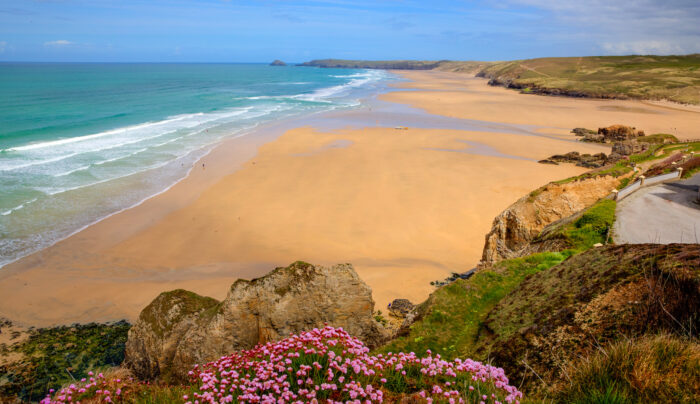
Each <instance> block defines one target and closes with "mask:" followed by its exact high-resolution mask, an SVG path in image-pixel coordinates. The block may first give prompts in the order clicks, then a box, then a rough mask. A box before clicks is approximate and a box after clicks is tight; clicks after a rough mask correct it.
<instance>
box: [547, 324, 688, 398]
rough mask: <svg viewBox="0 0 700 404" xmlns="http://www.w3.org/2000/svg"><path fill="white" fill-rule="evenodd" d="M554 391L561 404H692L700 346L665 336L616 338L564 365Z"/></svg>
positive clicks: (681, 338) (672, 336)
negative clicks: (564, 376)
mask: <svg viewBox="0 0 700 404" xmlns="http://www.w3.org/2000/svg"><path fill="white" fill-rule="evenodd" d="M565 373H566V374H567V375H568V377H569V380H566V381H563V382H562V383H561V384H560V386H558V387H557V388H556V392H555V396H556V398H557V399H558V401H560V402H566V403H651V402H656V403H660V402H663V403H692V402H697V399H698V397H700V383H698V381H700V344H698V342H697V340H693V339H691V338H687V337H678V336H674V335H668V334H660V335H646V336H642V337H639V338H630V339H622V340H620V341H618V342H615V343H613V344H610V345H608V346H606V347H601V348H600V349H598V350H596V351H595V352H593V354H592V355H590V356H588V357H586V358H582V359H581V360H579V361H574V362H571V363H568V364H567V365H566V367H565Z"/></svg>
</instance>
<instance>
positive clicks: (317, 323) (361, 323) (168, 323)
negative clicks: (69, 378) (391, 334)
mask: <svg viewBox="0 0 700 404" xmlns="http://www.w3.org/2000/svg"><path fill="white" fill-rule="evenodd" d="M373 311H374V301H373V300H372V291H371V289H370V288H369V287H368V286H367V285H366V284H365V283H364V282H363V281H362V280H360V278H359V277H358V276H357V273H355V270H354V269H353V268H352V265H350V264H343V265H336V266H332V267H321V266H314V265H311V264H307V263H303V262H296V263H294V264H292V265H290V266H288V267H283V268H277V269H275V270H274V271H272V272H271V273H270V274H268V275H266V276H264V277H262V278H258V279H254V280H252V281H245V280H238V281H236V282H235V283H234V284H233V285H232V286H231V290H230V291H229V293H228V295H227V296H226V299H224V300H223V301H222V302H218V301H216V300H214V299H211V298H207V297H202V296H199V295H197V294H195V293H192V292H187V291H184V290H175V291H172V292H166V293H163V294H161V295H160V296H158V297H157V298H156V299H155V300H154V301H153V302H152V303H151V304H150V305H148V307H146V308H145V309H144V310H143V311H142V312H141V314H140V316H139V319H138V321H137V322H136V324H134V326H133V327H132V328H131V330H130V331H129V337H128V341H127V345H126V359H125V363H126V365H127V366H128V367H129V368H130V369H131V370H132V371H133V372H134V374H135V375H136V376H137V377H139V378H141V379H144V380H152V379H156V378H161V379H166V380H169V381H182V380H184V379H186V377H187V372H188V371H189V370H190V369H191V368H192V367H193V366H194V365H195V364H199V363H206V362H209V361H212V360H214V359H217V358H219V357H221V356H222V355H226V354H229V353H231V352H234V351H236V350H240V349H250V348H252V347H254V346H255V345H257V344H260V343H265V342H268V341H274V340H279V339H281V338H284V337H286V336H288V335H289V334H291V333H297V332H300V331H303V330H309V329H313V328H315V327H322V326H324V325H325V324H328V325H332V326H335V327H342V328H343V329H345V330H346V331H348V332H349V333H350V334H351V335H354V336H357V337H358V338H360V339H361V340H362V341H363V342H365V343H366V344H367V345H369V346H376V345H377V344H379V343H380V342H382V341H383V340H384V339H385V338H387V337H388V332H387V331H386V330H385V329H384V328H383V327H382V326H381V325H380V324H379V323H378V322H377V321H376V320H374V318H373V316H372V314H373Z"/></svg>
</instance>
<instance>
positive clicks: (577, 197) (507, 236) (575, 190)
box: [481, 175, 620, 264]
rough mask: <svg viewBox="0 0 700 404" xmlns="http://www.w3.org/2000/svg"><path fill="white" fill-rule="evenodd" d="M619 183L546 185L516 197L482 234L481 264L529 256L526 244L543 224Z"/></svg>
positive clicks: (592, 181) (589, 181)
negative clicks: (517, 198) (487, 230)
mask: <svg viewBox="0 0 700 404" xmlns="http://www.w3.org/2000/svg"><path fill="white" fill-rule="evenodd" d="M619 184H620V179H619V178H615V177H613V176H610V175H606V176H597V177H592V178H585V179H581V180H578V181H572V182H568V183H562V184H558V183H550V184H548V185H546V186H545V187H542V188H540V189H538V190H536V191H533V192H531V193H530V195H527V196H524V197H522V198H520V199H519V200H518V201H517V202H515V203H514V204H512V205H511V206H509V207H508V208H507V209H506V210H504V211H503V212H502V213H501V214H500V215H498V216H496V218H495V219H494V221H493V226H492V227H491V231H490V232H489V233H488V234H487V235H486V243H485V245H484V251H483V253H482V257H481V262H482V264H493V263H495V262H498V261H500V260H503V259H509V258H516V257H520V256H523V255H527V254H529V253H530V251H529V249H528V247H529V244H530V241H532V240H533V239H534V238H535V237H537V235H538V234H539V233H540V232H541V231H542V229H544V228H545V227H546V226H547V225H549V224H551V223H554V222H555V221H557V220H561V219H563V218H566V217H569V216H571V215H573V214H575V213H577V212H580V211H581V210H583V209H585V208H587V207H589V206H591V205H593V203H595V202H596V201H597V200H599V199H600V198H603V197H604V196H606V195H608V194H609V193H610V191H611V190H613V189H614V188H615V187H617V186H618V185H619Z"/></svg>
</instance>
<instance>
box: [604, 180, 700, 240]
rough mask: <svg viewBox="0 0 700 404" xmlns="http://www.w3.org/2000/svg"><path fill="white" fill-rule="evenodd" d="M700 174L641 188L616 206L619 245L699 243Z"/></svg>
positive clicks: (616, 234)
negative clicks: (698, 201) (699, 193)
mask: <svg viewBox="0 0 700 404" xmlns="http://www.w3.org/2000/svg"><path fill="white" fill-rule="evenodd" d="M698 187H700V174H696V175H694V176H693V177H692V178H689V179H686V180H681V181H676V182H670V183H666V184H659V185H654V186H651V187H649V188H642V189H640V190H639V191H637V192H635V193H633V194H632V195H630V196H628V197H627V198H625V199H623V200H622V201H620V202H618V204H617V219H616V221H615V226H614V238H615V242H617V243H618V244H624V243H629V244H639V243H661V244H669V243H700V204H698V203H696V201H697V196H698Z"/></svg>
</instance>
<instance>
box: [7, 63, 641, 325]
mask: <svg viewBox="0 0 700 404" xmlns="http://www.w3.org/2000/svg"><path fill="white" fill-rule="evenodd" d="M433 73H434V74H433ZM448 76H449V75H448ZM407 77H410V78H412V79H414V80H415V81H414V82H412V83H402V85H411V86H413V87H422V88H426V89H428V91H398V92H394V93H390V94H387V95H383V96H382V97H381V98H382V99H384V100H391V101H400V102H402V103H407V104H411V105H414V106H416V107H418V108H421V109H425V110H427V111H429V112H433V111H439V112H440V113H441V114H444V115H447V116H453V117H457V118H462V117H465V118H468V119H473V120H476V121H475V122H467V123H466V124H465V125H464V127H461V126H460V125H459V122H461V121H460V120H455V119H451V118H444V119H442V118H440V116H431V115H427V114H424V113H415V112H414V111H411V109H410V108H408V107H401V106H400V105H398V106H397V104H389V103H383V102H381V101H377V103H376V104H370V105H375V107H374V108H372V109H371V110H369V109H362V110H355V111H346V112H336V113H333V114H327V115H325V116H321V117H318V116H317V117H310V118H308V119H305V120H304V121H303V122H301V124H295V125H293V126H291V127H277V128H271V129H270V128H269V129H267V130H264V131H260V132H259V133H256V134H254V135H250V136H248V137H245V138H242V139H236V140H235V141H228V142H225V143H224V144H222V145H221V146H220V147H217V148H216V149H215V150H214V151H213V152H212V153H210V154H209V155H208V156H206V157H205V158H204V159H203V162H204V163H206V166H205V167H201V164H202V162H200V163H198V164H197V165H196V166H195V167H194V169H193V171H192V173H191V174H190V176H189V177H188V178H186V179H185V180H183V181H181V182H180V183H178V184H177V185H175V186H174V187H173V188H172V189H170V190H168V191H167V192H165V193H163V194H161V195H158V196H156V197H154V198H151V199H149V200H148V201H146V202H144V203H143V204H141V205H139V206H137V207H135V208H132V209H129V210H127V211H124V212H121V213H119V214H116V215H114V216H112V217H110V218H108V219H106V220H103V221H101V222H99V223H97V224H96V225H93V226H91V227H89V228H87V229H86V230H84V231H82V232H79V233H77V234H75V235H74V236H72V237H69V238H68V239H66V240H64V241H62V242H59V243H57V244H56V245H54V246H53V247H51V248H48V249H46V250H43V251H41V252H38V253H35V254H33V255H31V256H29V257H26V258H24V259H22V260H20V261H18V262H16V263H14V264H11V265H8V266H6V267H4V268H2V269H1V270H0V317H7V318H10V319H12V320H14V321H17V322H20V323H22V324H26V325H35V326H45V325H52V324H62V323H72V322H86V321H107V320H117V319H122V318H126V319H128V320H132V321H133V320H134V319H135V318H136V317H137V316H138V313H139V312H140V311H141V309H142V308H143V307H145V306H146V305H147V304H148V303H149V302H150V301H151V300H152V299H153V298H154V297H155V296H157V295H158V293H160V292H162V291H165V290H171V289H174V288H185V289H189V290H192V291H195V292H197V293H200V294H203V295H208V296H212V297H215V298H219V299H221V298H223V297H224V296H225V294H226V292H227V291H228V289H229V286H230V284H231V283H233V281H234V280H235V279H237V278H252V277H257V276H262V275H264V274H265V273H267V272H269V271H270V270H271V269H273V268H274V267H275V266H282V265H287V264H289V263H291V262H293V261H295V260H304V261H308V262H312V263H315V264H322V265H332V264H334V263H341V262H350V263H352V264H354V266H355V268H356V270H357V271H358V273H359V275H360V277H361V278H362V279H364V280H365V281H366V282H367V283H368V284H369V285H370V287H372V289H373V295H374V298H375V301H376V302H377V306H376V308H378V309H384V307H386V304H387V303H388V302H389V301H391V300H392V299H394V298H399V297H403V298H408V299H410V300H412V301H414V302H420V301H422V300H423V299H425V298H426V297H427V296H428V294H429V293H430V292H431V291H432V290H433V288H432V286H430V284H429V282H430V281H432V280H436V279H442V278H444V277H446V276H448V275H449V273H450V272H453V271H465V270H468V269H470V268H472V267H473V266H474V265H475V264H476V263H477V262H478V261H479V258H480V256H481V250H482V247H483V242H484V234H486V232H488V230H489V229H490V226H491V222H492V220H493V217H494V216H496V215H497V214H498V213H500V211H502V210H503V209H504V208H506V207H507V206H508V205H510V204H511V203H513V202H514V201H515V200H516V199H518V198H519V197H521V196H522V195H524V194H526V193H527V192H529V191H530V190H532V189H534V188H536V187H538V186H540V185H542V184H545V183H547V182H549V181H552V180H557V179H561V178H565V177H568V176H572V175H577V174H580V173H582V172H584V171H585V170H584V169H582V168H580V167H575V166H571V165H560V166H550V165H543V164H538V163H537V162H536V160H538V159H542V158H544V157H547V156H549V155H551V154H555V153H564V152H568V151H572V150H578V151H580V152H589V153H596V152H599V151H606V149H607V148H606V147H604V146H600V145H587V144H581V143H576V142H574V140H575V139H574V136H573V135H570V134H567V133H566V132H565V131H564V129H565V128H571V127H574V126H585V125H577V123H578V121H575V122H574V121H573V120H572V123H567V122H565V121H561V119H562V118H561V117H559V116H558V110H557V109H556V108H554V107H553V108H554V110H553V111H554V112H552V113H550V114H549V115H555V117H548V115H547V114H546V111H542V112H541V114H533V115H532V116H531V119H526V118H527V116H526V115H527V114H524V115H523V116H521V117H517V119H516V118H511V117H510V115H511V112H513V113H515V112H514V111H511V110H510V109H512V105H511V104H510V103H514V102H516V101H517V100H521V101H517V102H520V103H522V104H523V105H522V106H521V107H522V108H523V110H527V109H528V108H540V107H537V106H532V105H530V104H532V102H533V101H532V100H537V101H535V103H540V102H541V99H542V100H547V99H549V100H552V102H553V103H554V105H555V106H556V105H559V103H560V102H561V100H560V99H558V98H551V97H547V98H545V97H533V96H526V95H520V94H517V93H507V94H506V95H505V98H506V99H505V100H504V103H506V104H504V105H505V109H503V110H501V111H500V113H498V114H496V113H491V112H489V111H481V112H484V113H483V114H481V112H479V111H478V109H479V108H480V107H479V106H478V105H475V104H478V103H474V102H472V101H471V100H472V98H473V97H477V98H478V97H479V95H474V94H473V92H474V91H484V92H485V93H486V94H489V93H491V92H492V91H501V90H502V91H506V90H503V89H493V88H490V87H488V86H486V85H485V82H484V81H473V82H472V81H469V80H471V79H469V78H468V77H466V76H462V77H463V78H464V81H465V83H466V84H463V85H462V84H460V86H461V87H463V88H464V90H459V91H457V89H456V88H455V86H454V85H451V90H450V91H449V94H461V95H459V96H458V97H457V96H455V97H456V98H455V97H453V98H451V99H450V101H449V103H450V105H452V107H451V108H452V109H449V108H442V107H441V105H443V104H444V102H445V101H444V99H445V98H444V97H445V94H447V93H448V92H446V91H442V90H441V89H440V87H441V86H445V85H447V86H450V85H449V80H455V79H454V78H450V77H447V76H445V75H444V74H442V73H438V72H429V73H419V74H414V73H413V72H412V73H410V74H407ZM446 77H447V78H446ZM446 80H448V82H446ZM446 83H447V84H446ZM460 83H461V82H460ZM479 83H481V84H480V85H479ZM453 84H454V83H453ZM475 89H476V90H475ZM434 90H440V91H434ZM462 93H463V94H462ZM405 97H408V99H406V98H405ZM451 97H452V96H451ZM461 97H463V98H464V99H463V100H462V98H461ZM485 97H487V99H488V97H491V96H485ZM431 99H432V100H433V101H432V103H431V101H430V100H431ZM496 99H497V97H496V98H491V100H496ZM579 101H586V100H571V102H572V104H571V106H572V108H574V106H575V105H578V104H577V103H578V102H579ZM459 103H463V105H462V106H461V107H459ZM634 107H635V108H636V106H634ZM402 108H403V109H402ZM472 108H475V109H477V112H470V111H471V109H472ZM493 108H495V107H493ZM509 108H510V109H509ZM586 111H588V110H587V109H586ZM605 113H608V114H611V113H613V112H610V111H607V112H605ZM614 113H616V114H627V112H619V111H618V112H614ZM516 115H517V113H516ZM573 116H574V117H577V118H578V114H573ZM550 118H551V119H553V120H554V119H555V120H557V121H556V122H557V123H556V125H561V127H558V126H556V125H555V124H554V123H552V121H551V120H550ZM589 118H590V119H593V118H592V117H589ZM572 119H573V118H572ZM398 121H400V122H406V124H405V125H404V126H407V127H408V129H407V130H397V129H395V128H394V127H393V126H395V124H394V122H398ZM477 121H478V122H477ZM465 122H466V121H465ZM616 122H617V121H616ZM623 122H624V121H623ZM538 125H540V126H538ZM593 126H598V124H596V125H593ZM601 126H602V125H601ZM640 127H641V128H643V127H642V126H640Z"/></svg>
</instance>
